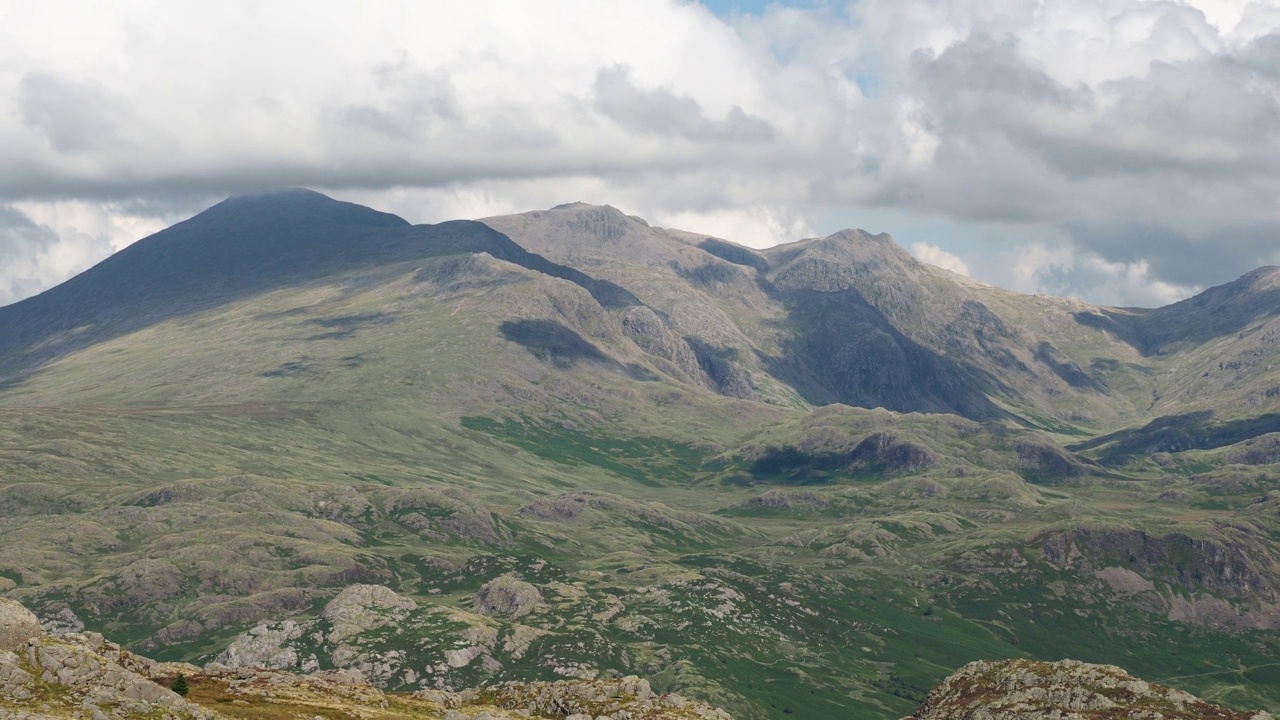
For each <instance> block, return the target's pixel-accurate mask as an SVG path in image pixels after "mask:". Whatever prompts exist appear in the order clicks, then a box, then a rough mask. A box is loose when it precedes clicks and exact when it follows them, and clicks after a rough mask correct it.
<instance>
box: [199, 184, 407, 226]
mask: <svg viewBox="0 0 1280 720" xmlns="http://www.w3.org/2000/svg"><path fill="white" fill-rule="evenodd" d="M226 220H234V221H235V222H236V223H237V224H251V225H255V226H261V225H263V224H268V225H281V224H290V225H292V224H302V223H307V224H325V225H360V226H367V227H407V226H408V225H409V222H408V221H407V220H405V219H403V218H401V217H398V216H396V215H392V214H391V213H384V212H380V211H378V210H374V209H372V208H367V207H365V206H363V205H357V204H355V203H350V202H344V201H342V200H334V199H333V198H331V197H329V196H328V195H325V194H323V193H319V192H316V191H314V190H308V189H306V188H284V189H280V190H271V191H267V192H261V193H252V194H244V195H232V196H231V197H229V198H227V199H226V200H223V201H222V202H220V203H218V204H217V205H214V206H213V207H211V208H209V209H208V210H206V211H204V212H202V213H200V214H199V215H196V216H195V217H193V218H191V219H190V220H188V221H187V222H208V221H216V222H224V221H226Z"/></svg>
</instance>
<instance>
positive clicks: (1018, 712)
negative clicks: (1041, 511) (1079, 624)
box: [904, 660, 1271, 720]
mask: <svg viewBox="0 0 1280 720" xmlns="http://www.w3.org/2000/svg"><path fill="white" fill-rule="evenodd" d="M1120 718H1132V719H1134V720H1137V719H1139V718H1141V719H1142V720H1271V715H1269V714H1267V713H1265V712H1257V713H1246V712H1237V711H1235V710H1229V709H1227V708H1224V707H1221V706H1219V705H1212V704H1210V703H1207V702H1205V701H1203V700H1201V699H1199V698H1197V697H1195V696H1193V695H1190V694H1188V693H1185V692H1183V691H1181V690H1175V689H1173V688H1168V687H1164V686H1162V685H1153V684H1151V683H1148V682H1145V681H1142V680H1139V679H1137V678H1135V677H1133V676H1131V675H1129V674H1128V673H1126V672H1125V671H1124V670H1121V669H1120V668H1118V667H1115V666H1112V665H1090V664H1087V663H1082V662H1077V661H1074V660H1063V661H1061V662H1055V663H1048V662H1036V661H1032V660H1004V661H998V662H988V661H979V662H974V663H969V664H968V665H966V666H964V667H963V668H961V669H960V671H959V672H957V673H956V674H954V675H952V676H951V677H949V678H947V679H946V680H945V681H943V683H942V684H941V685H939V686H938V687H936V688H934V690H933V691H932V692H930V693H929V696H928V697H927V698H926V699H925V701H924V704H923V705H921V706H920V707H919V708H918V709H917V710H916V712H915V714H914V715H912V716H911V717H910V718H904V720H1104V719H1105V720H1118V719H1120Z"/></svg>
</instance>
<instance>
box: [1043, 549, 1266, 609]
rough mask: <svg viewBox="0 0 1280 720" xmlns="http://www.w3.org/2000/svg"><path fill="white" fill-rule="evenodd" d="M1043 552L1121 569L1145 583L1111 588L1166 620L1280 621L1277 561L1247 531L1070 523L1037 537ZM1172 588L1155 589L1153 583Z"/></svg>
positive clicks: (1100, 570)
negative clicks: (1162, 530)
mask: <svg viewBox="0 0 1280 720" xmlns="http://www.w3.org/2000/svg"><path fill="white" fill-rule="evenodd" d="M1042 542H1043V545H1042V548H1041V552H1042V554H1043V557H1044V559H1045V560H1046V561H1048V562H1049V564H1050V565H1052V566H1053V567H1055V568H1057V569H1061V570H1074V571H1077V572H1083V573H1089V574H1094V575H1096V576H1098V577H1102V578H1104V579H1106V578H1107V577H1114V576H1117V575H1118V574H1119V572H1120V571H1121V570H1123V571H1124V572H1125V573H1129V574H1133V575H1134V576H1137V577H1140V578H1142V579H1144V580H1145V581H1147V582H1148V583H1149V587H1148V588H1147V589H1146V590H1145V591H1142V592H1133V591H1130V590H1128V589H1125V588H1121V589H1119V590H1117V589H1116V587H1115V584H1114V583H1111V582H1110V581H1108V584H1109V585H1111V586H1112V589H1113V591H1116V595H1117V596H1118V597H1120V598H1121V599H1125V600H1127V601H1130V602H1134V603H1135V604H1138V605H1139V607H1142V608H1144V609H1146V610H1148V611H1155V612H1163V613H1165V614H1166V615H1167V616H1168V617H1169V619H1170V620H1174V621H1178V622H1191V623H1195V624H1199V625H1206V626H1209V627H1212V628H1215V629H1218V630H1223V631H1228V632H1240V631H1248V630H1274V629H1276V628H1280V591H1278V590H1277V589H1276V585H1275V580H1274V577H1275V573H1276V569H1275V568H1276V564H1275V563H1276V561H1275V560H1274V559H1273V558H1272V557H1271V556H1270V553H1269V552H1268V549H1269V548H1267V546H1266V545H1265V544H1263V543H1257V544H1254V543H1251V542H1250V537H1249V536H1248V535H1247V534H1244V533H1240V532H1236V531H1234V530H1233V531H1230V532H1223V531H1220V530H1215V531H1213V532H1211V533H1210V534H1209V535H1208V536H1207V537H1195V536H1192V535H1189V534H1186V533H1180V532H1174V533H1168V534H1164V535H1154V534H1151V533H1148V532H1146V531H1144V530H1139V529H1134V528H1076V529H1075V530H1072V531H1069V532H1065V533H1055V534H1053V535H1049V536H1046V537H1043V538H1042ZM1161 585H1163V586H1166V587H1169V588H1175V589H1177V592H1175V593H1169V592H1163V593H1162V592H1159V591H1157V588H1158V587H1159V586H1161Z"/></svg>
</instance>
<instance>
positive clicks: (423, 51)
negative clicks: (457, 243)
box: [0, 0, 1280, 304]
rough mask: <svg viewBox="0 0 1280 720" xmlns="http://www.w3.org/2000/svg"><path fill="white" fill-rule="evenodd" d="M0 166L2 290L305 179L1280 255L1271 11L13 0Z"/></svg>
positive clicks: (945, 4) (736, 229)
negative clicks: (939, 224)
mask: <svg viewBox="0 0 1280 720" xmlns="http://www.w3.org/2000/svg"><path fill="white" fill-rule="evenodd" d="M19 5H24V7H18V6H19ZM0 152H2V153H3V156H4V157H5V158H6V160H7V162H6V163H3V164H0V302H8V301H13V300H16V299H19V298H21V297H25V296H27V295H30V294H32V293H34V292H37V291H38V290H40V289H42V288H44V287H47V286H48V285H50V284H52V283H55V282H57V281H59V280H61V279H62V278H64V277H66V275H67V274H69V273H71V272H74V271H76V270H79V269H83V268H84V267H87V266H88V265H90V264H92V263H93V262H95V261H96V260H98V259H101V257H102V256H104V255H105V254H106V253H108V252H110V251H111V250H113V249H118V248H119V247H121V246H123V245H124V244H126V243H127V242H130V241H131V240H134V239H137V237H140V236H141V235H142V234H145V233H146V232H152V231H154V230H155V229H158V228H159V227H163V226H164V225H165V224H166V223H168V222H172V221H174V220H178V219H181V218H182V217H183V216H185V215H188V214H190V213H192V212H195V211H198V210H199V209H201V208H202V207H204V206H207V205H208V204H210V203H211V202H214V201H216V200H217V199H219V198H220V197H222V196H225V195H227V194H231V193H236V192H246V191H253V190H257V189H265V188H272V187H280V186H292V185H305V186H311V187H316V188H320V189H325V190H327V191H330V192H333V193H334V194H337V195H339V196H340V197H343V198H345V199H352V200H356V201H361V202H366V203H369V204H372V205H375V206H377V207H379V208H380V209H389V210H392V211H395V212H398V213H400V214H402V215H404V216H405V217H407V218H409V219H411V220H414V221H419V222H422V221H436V220H441V219H446V218H449V217H475V216H482V215H486V214H492V213H496V212H514V211H522V210H528V209H533V208H538V207H547V206H550V205H553V204H557V203H560V202H565V201H569V200H577V199H582V200H586V201H591V202H609V203H611V204H614V205H618V206H621V207H624V208H625V209H626V210H627V211H628V212H633V213H637V214H640V215H643V216H645V217H647V218H648V219H650V220H651V221H653V222H655V223H658V224H667V225H674V226H681V227H685V228H687V229H691V230H698V231H703V232H709V233H716V234H721V235H724V236H726V237H728V238H729V239H738V240H741V241H744V242H747V243H750V244H755V245H764V244H770V243H773V242H778V241H784V240H793V239H797V238H798V237H800V236H802V235H812V234H816V233H819V232H829V231H833V230H835V229H837V228H836V227H827V226H826V225H825V223H828V222H830V219H831V218H839V219H842V220H848V223H847V224H851V225H856V224H858V218H859V216H860V214H861V213H864V212H871V211H876V210H893V211H896V212H899V213H907V214H913V215H918V216H919V217H922V218H942V219H944V220H945V221H946V222H951V223H954V224H955V226H956V228H957V237H971V236H973V235H974V234H975V233H974V232H971V231H972V229H973V228H990V227H999V228H1001V232H1002V234H1004V235H1005V236H1014V237H1017V238H1019V240H1018V242H1016V243H1014V244H1013V245H1012V246H1010V245H1005V246H996V245H987V244H984V243H982V242H965V241H961V240H957V241H955V242H953V243H945V244H944V243H939V242H938V241H936V240H934V241H930V242H919V241H915V240H913V239H912V238H911V237H904V236H903V234H902V233H901V232H899V231H898V229H896V228H893V227H883V228H870V229H872V230H876V231H880V230H885V231H889V232H891V233H894V234H895V235H896V236H897V237H898V238H899V240H900V241H901V242H903V244H904V245H906V246H908V247H915V248H917V252H919V253H922V259H925V260H926V261H934V262H938V263H940V264H943V263H945V264H947V265H948V266H949V267H951V268H952V269H965V270H968V271H969V273H970V274H972V275H974V276H975V277H978V278H980V279H984V280H987V281H990V282H995V283H997V284H1003V285H1006V286H1011V287H1016V288H1017V289H1024V290H1043V291H1050V292H1059V293H1067V294H1078V295H1083V296H1085V297H1087V298H1089V299H1091V300H1095V301H1100V302H1114V303H1125V304H1154V303H1160V302H1165V301H1168V300H1171V299H1176V298H1177V297H1181V296H1184V295H1185V294H1187V293H1189V292H1193V291H1194V290H1196V289H1198V288H1200V287H1204V286H1206V285H1209V284H1213V283H1217V282H1222V281H1226V280H1228V279H1231V278H1232V277H1234V276H1236V275H1238V274H1240V273H1243V272H1245V271H1247V270H1249V269H1251V268H1252V267H1254V266H1256V265H1259V264H1264V263H1268V262H1276V261H1277V250H1276V248H1277V246H1278V245H1280V204H1278V203H1276V201H1275V198H1276V197H1278V196H1280V193H1278V191H1280V0H1265V1H1261V2H1259V1H1250V0H1217V1H1214V2H1210V1H1209V0H1186V1H1183V2H1173V1H1164V0H1159V1H1152V0H1084V1H1083V2H1082V1H1081V0H998V1H996V2H976V1H975V0H860V1H859V2H854V3H849V4H847V5H846V4H838V3H831V4H826V5H821V6H818V7H809V6H807V5H806V6H805V7H803V8H800V7H796V8H788V7H786V6H785V5H772V6H770V9H769V10H768V11H767V12H766V13H765V14H763V15H735V16H733V17H731V18H727V19H726V18H721V17H717V16H716V15H714V14H712V13H711V12H709V11H708V10H707V9H705V8H704V7H703V6H701V5H699V4H697V3H693V2H678V1H675V0H620V1H619V2H615V3H608V4H601V3H597V2H590V1H587V0H551V1H549V2H545V3H539V4H536V5H531V4H529V3H521V2H504V1H502V0H490V1H489V2H481V3H462V2H441V3H415V2H408V1H407V0H385V1H383V2H379V3H375V4H373V5H370V6H367V7H365V8H362V9H361V10H359V11H356V10H354V9H353V8H352V6H351V5H350V4H349V3H342V2H336V1H325V0H312V1H308V2H305V3H303V2H276V3H267V4H262V3H259V4H243V3H195V2H163V3H161V2H143V1H142V0H138V1H135V2H125V1H114V2H113V1H107V2H103V3H96V4H93V5H92V6H86V5H85V4H83V3H72V2H58V1H57V0H52V1H49V2H42V3H38V4H36V3H26V4H10V5H8V6H7V7H4V8H0ZM965 229H968V230H970V232H962V231H963V230H965ZM944 245H945V246H944Z"/></svg>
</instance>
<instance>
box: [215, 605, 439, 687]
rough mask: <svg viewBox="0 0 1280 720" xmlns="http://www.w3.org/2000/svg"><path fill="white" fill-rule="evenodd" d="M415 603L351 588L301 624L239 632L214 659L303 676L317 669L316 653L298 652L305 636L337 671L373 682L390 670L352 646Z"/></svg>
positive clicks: (288, 622)
mask: <svg viewBox="0 0 1280 720" xmlns="http://www.w3.org/2000/svg"><path fill="white" fill-rule="evenodd" d="M417 609H418V604H417V603H415V602H414V601H413V600H410V599H409V598H407V597H404V596H402V595H398V594H396V592H395V591H393V590H391V589H390V588H386V587H383V586H381V585H352V586H351V587H349V588H347V589H346V590H343V591H342V592H340V593H338V596H337V597H335V598H334V599H333V600H330V601H329V604H327V605H325V607H324V610H322V611H321V612H320V617H319V618H318V619H317V620H313V621H310V622H305V623H301V624H299V623H296V622H294V621H292V620H285V621H282V622H276V623H264V624H262V625H258V626H257V627H255V628H253V629H252V630H249V631H248V632H245V633H243V634H242V635H240V636H239V637H237V638H236V639H235V640H234V641H232V643H231V645H229V646H228V647H227V649H226V650H224V651H222V653H221V654H219V655H218V657H217V658H216V659H215V662H216V663H218V664H220V665H225V666H227V667H231V668H245V667H268V668H280V669H287V670H302V671H304V672H306V671H311V670H315V669H317V668H318V667H320V664H321V662H320V658H319V657H317V656H316V655H315V654H314V653H311V654H308V655H306V656H305V657H304V656H302V655H301V654H300V653H299V650H298V642H297V641H299V640H300V639H301V638H303V637H304V636H306V637H308V638H311V639H312V640H313V641H314V642H313V643H312V645H313V648H312V649H313V650H319V649H323V650H327V651H328V652H327V653H325V654H327V655H328V656H329V657H328V658H327V659H328V662H330V663H332V664H333V665H337V666H339V667H355V668H356V669H358V670H359V671H360V672H362V673H364V674H365V675H368V676H370V677H371V678H373V679H377V680H383V679H385V676H387V675H388V674H390V673H391V672H392V671H393V670H392V669H391V668H389V667H383V666H384V665H385V663H383V662H380V661H378V660H377V659H376V658H374V657H372V656H370V655H369V654H368V653H366V652H364V651H363V650H362V649H361V648H359V647H356V646H355V645H353V644H352V642H353V638H355V637H356V636H358V635H360V634H361V633H365V632H368V631H370V630H376V629H378V628H381V627H385V626H387V625H392V624H399V623H401V622H403V621H404V620H405V618H406V617H408V615H409V613H411V612H413V611H414V610H417Z"/></svg>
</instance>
